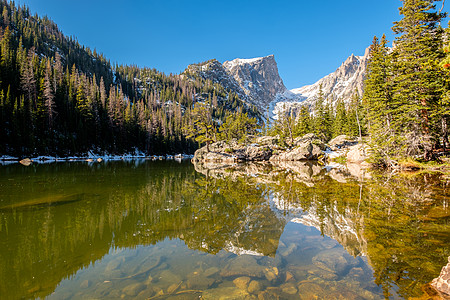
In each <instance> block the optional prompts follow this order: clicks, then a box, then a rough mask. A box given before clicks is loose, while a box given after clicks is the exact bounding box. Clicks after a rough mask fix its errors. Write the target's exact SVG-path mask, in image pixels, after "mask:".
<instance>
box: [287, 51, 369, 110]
mask: <svg viewBox="0 0 450 300" xmlns="http://www.w3.org/2000/svg"><path fill="white" fill-rule="evenodd" d="M368 59H369V48H367V49H366V51H365V53H364V55H363V56H356V55H354V54H352V55H350V56H349V57H348V58H347V59H346V60H345V61H344V62H343V63H342V64H341V66H340V67H339V68H337V69H336V71H334V72H333V73H331V74H328V75H327V76H325V77H323V78H322V79H319V80H318V81H317V82H316V83H314V84H312V85H307V86H303V87H301V88H297V89H293V90H291V92H293V93H294V94H296V95H298V96H300V97H303V98H304V99H305V103H306V104H309V105H313V104H314V102H315V100H316V98H317V95H318V94H319V90H320V87H322V92H323V94H324V97H325V98H326V99H329V101H331V102H332V104H335V103H336V101H338V100H339V99H341V100H343V101H344V102H349V101H350V99H351V97H352V96H353V94H354V92H355V90H357V91H358V93H359V95H360V96H361V95H362V93H363V87H364V78H365V74H366V69H367V62H368Z"/></svg>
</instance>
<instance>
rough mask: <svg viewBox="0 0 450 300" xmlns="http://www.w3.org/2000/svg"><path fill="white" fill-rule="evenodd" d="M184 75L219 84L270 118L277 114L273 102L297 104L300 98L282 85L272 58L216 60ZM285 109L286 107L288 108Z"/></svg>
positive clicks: (194, 65) (197, 66) (197, 65)
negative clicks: (222, 61)
mask: <svg viewBox="0 0 450 300" xmlns="http://www.w3.org/2000/svg"><path fill="white" fill-rule="evenodd" d="M185 74H190V75H195V76H200V77H201V78H203V79H208V80H211V81H212V82H215V83H220V84H221V85H222V86H223V87H225V88H226V89H228V90H230V91H231V92H233V93H235V94H237V95H238V96H239V97H240V98H241V99H242V100H244V101H246V102H247V103H249V104H252V105H254V106H255V107H256V108H258V110H259V111H260V112H262V113H264V114H266V113H267V112H268V111H267V108H269V112H268V113H269V115H270V116H273V114H277V113H278V112H279V110H280V109H279V108H278V109H277V110H276V109H275V108H276V103H278V102H283V103H285V102H286V103H294V102H295V103H297V102H301V101H302V100H303V98H302V97H299V96H297V95H296V94H294V93H291V92H290V91H288V90H287V88H286V87H285V86H284V83H283V80H282V79H281V77H280V75H279V73H278V66H277V62H276V61H275V57H274V56H273V55H269V56H264V57H257V58H251V59H241V58H236V59H234V60H231V61H226V62H224V63H223V64H221V63H220V62H218V61H217V60H215V59H212V60H209V61H207V62H203V63H200V64H193V65H190V66H188V67H187V69H186V71H185ZM287 108H288V107H286V109H287Z"/></svg>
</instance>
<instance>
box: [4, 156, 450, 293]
mask: <svg viewBox="0 0 450 300" xmlns="http://www.w3.org/2000/svg"><path fill="white" fill-rule="evenodd" d="M0 168H1V172H0V207H1V208H0V295H2V297H4V298H5V299H17V298H38V297H40V298H44V297H47V296H50V298H52V297H53V298H55V299H64V298H71V297H75V298H77V297H78V298H80V297H81V298H82V297H94V298H95V297H99V298H121V297H125V298H127V297H128V298H150V297H162V298H164V297H168V296H169V295H171V296H175V295H179V296H180V297H184V296H185V297H187V296H190V297H193V296H196V297H198V296H199V295H203V297H205V298H208V297H209V298H214V297H216V296H217V295H221V294H227V295H235V296H236V297H242V298H243V297H256V296H259V297H269V298H270V297H275V296H281V297H282V298H286V299H289V298H295V297H297V298H298V296H299V295H300V297H301V298H302V299H308V297H313V296H318V297H327V298H329V299H332V298H339V297H341V298H342V297H344V298H347V299H351V298H355V299H356V298H358V297H360V298H361V297H362V298H366V299H379V298H383V297H389V296H391V297H394V298H408V297H411V296H420V295H422V294H423V292H422V290H421V289H422V287H423V286H424V284H426V283H428V282H430V281H431V280H432V279H433V278H434V277H437V275H438V274H439V272H440V269H441V267H442V266H443V265H445V264H446V263H447V257H448V256H449V255H450V249H449V245H450V211H449V208H448V200H449V196H448V195H449V193H448V187H449V181H448V179H446V177H445V176H442V175H439V174H420V175H417V176H412V177H407V176H389V175H388V174H378V175H377V174H375V175H374V174H372V175H370V176H369V175H368V174H362V175H361V176H358V177H357V178H355V177H354V176H352V175H351V174H350V173H349V172H344V171H339V170H336V169H333V170H327V169H325V168H323V167H322V166H318V165H313V164H304V163H290V164H283V165H279V166H272V165H239V166H217V165H212V166H195V169H194V166H192V165H191V164H190V163H189V162H184V163H181V164H178V163H176V162H148V161H141V162H140V163H136V162H109V163H105V162H104V163H99V164H91V165H88V164H86V163H81V162H79V163H64V164H47V165H32V166H30V167H28V168H27V167H24V166H20V165H8V166H3V167H0ZM30 199H32V200H30ZM339 244H340V245H339ZM341 245H342V246H341ZM94 263H95V264H94ZM58 285H59V287H58V288H56V287H57V286H58ZM55 289H56V290H55ZM189 291H190V292H189Z"/></svg>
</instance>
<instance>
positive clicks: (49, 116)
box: [0, 0, 450, 166]
mask: <svg viewBox="0 0 450 300" xmlns="http://www.w3.org/2000/svg"><path fill="white" fill-rule="evenodd" d="M438 3H440V4H442V7H437V4H438ZM444 3H445V2H444V1H436V0H420V1H418V0H402V7H400V8H399V12H400V16H401V19H400V20H399V21H397V22H394V25H393V27H392V30H393V32H394V34H395V40H394V41H391V42H392V46H389V43H390V42H389V41H388V40H387V39H386V37H385V36H384V35H383V36H382V37H381V38H378V37H374V39H373V43H372V45H371V46H370V59H369V63H368V66H367V73H366V79H365V86H364V93H363V95H359V94H358V92H357V91H356V90H355V93H354V96H353V98H352V99H351V101H348V100H346V101H344V99H326V98H325V97H324V95H323V93H322V92H319V94H318V96H317V97H316V101H315V104H314V105H312V106H311V107H308V106H303V107H302V108H301V109H299V110H297V111H295V112H293V111H289V110H285V112H284V113H283V114H281V115H280V116H279V118H278V119H277V120H274V122H272V123H270V122H266V124H263V120H264V117H263V116H262V113H261V112H260V111H261V108H260V110H258V108H256V107H254V106H252V105H250V104H248V103H246V102H245V101H243V100H242V99H240V98H239V96H238V95H237V94H235V93H233V91H231V90H227V89H225V88H224V87H223V86H222V85H220V84H219V83H217V82H212V81H210V80H208V79H204V78H202V77H201V76H198V75H195V74H191V73H189V72H184V73H183V74H181V75H174V74H169V75H166V74H164V73H161V72H159V71H157V70H155V69H151V68H142V67H138V66H127V65H118V64H112V63H111V62H110V61H109V60H108V59H107V58H105V57H104V56H103V55H102V54H101V53H98V52H97V51H96V50H91V49H89V48H87V47H84V46H82V45H80V44H79V43H78V42H77V40H76V39H74V38H72V37H66V36H65V35H64V34H63V33H62V32H61V31H60V30H59V29H58V27H57V25H56V24H54V23H53V22H52V21H51V20H50V19H48V18H47V17H39V16H37V15H31V13H30V11H29V9H28V8H27V7H26V6H22V7H17V6H16V5H15V3H14V2H9V1H7V0H1V1H0V10H1V12H2V13H1V17H0V25H1V26H0V38H1V39H0V51H1V60H0V124H1V126H0V154H2V155H13V156H25V155H60V156H64V155H65V156H67V155H72V154H86V153H87V152H88V151H93V152H95V153H110V154H122V153H132V152H136V151H139V152H143V153H145V154H167V153H181V152H184V153H193V152H194V151H195V150H196V149H197V148H198V147H199V146H202V145H205V144H206V145H207V146H208V145H209V144H210V143H212V142H214V141H217V140H223V139H226V140H231V139H237V140H240V141H245V142H248V141H249V140H250V139H249V137H251V136H252V135H257V134H261V133H264V134H271V135H279V136H280V137H281V140H283V141H289V140H291V141H293V139H294V138H296V137H298V136H302V135H304V134H306V133H315V134H316V135H317V136H319V137H320V138H321V139H323V140H324V141H328V140H330V139H331V138H333V137H336V136H339V135H342V134H346V135H348V136H353V137H359V138H360V139H365V140H366V141H367V143H368V144H369V145H370V146H371V147H372V149H373V156H374V157H373V158H374V162H375V163H377V164H379V165H384V166H393V165H396V164H398V161H399V160H401V159H404V158H407V157H413V158H415V159H423V160H435V159H438V157H439V156H440V155H442V154H445V153H446V152H447V149H448V148H449V140H448V127H449V123H450V43H449V42H448V35H449V33H450V30H449V29H448V28H447V29H445V28H443V27H442V26H441V25H442V24H441V23H442V22H443V21H444V20H445V18H446V13H445V12H443V9H444V5H443V4H444ZM266 121H267V119H266ZM263 125H264V126H263ZM287 146H289V142H287Z"/></svg>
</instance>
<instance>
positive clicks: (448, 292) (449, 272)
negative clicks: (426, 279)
mask: <svg viewBox="0 0 450 300" xmlns="http://www.w3.org/2000/svg"><path fill="white" fill-rule="evenodd" d="M431 285H432V286H433V287H434V288H435V289H436V290H437V291H438V292H439V293H441V296H442V297H443V299H450V257H449V258H448V264H447V265H446V266H445V267H443V268H442V271H441V274H440V275H439V277H437V278H435V279H434V280H433V281H432V283H431Z"/></svg>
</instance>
